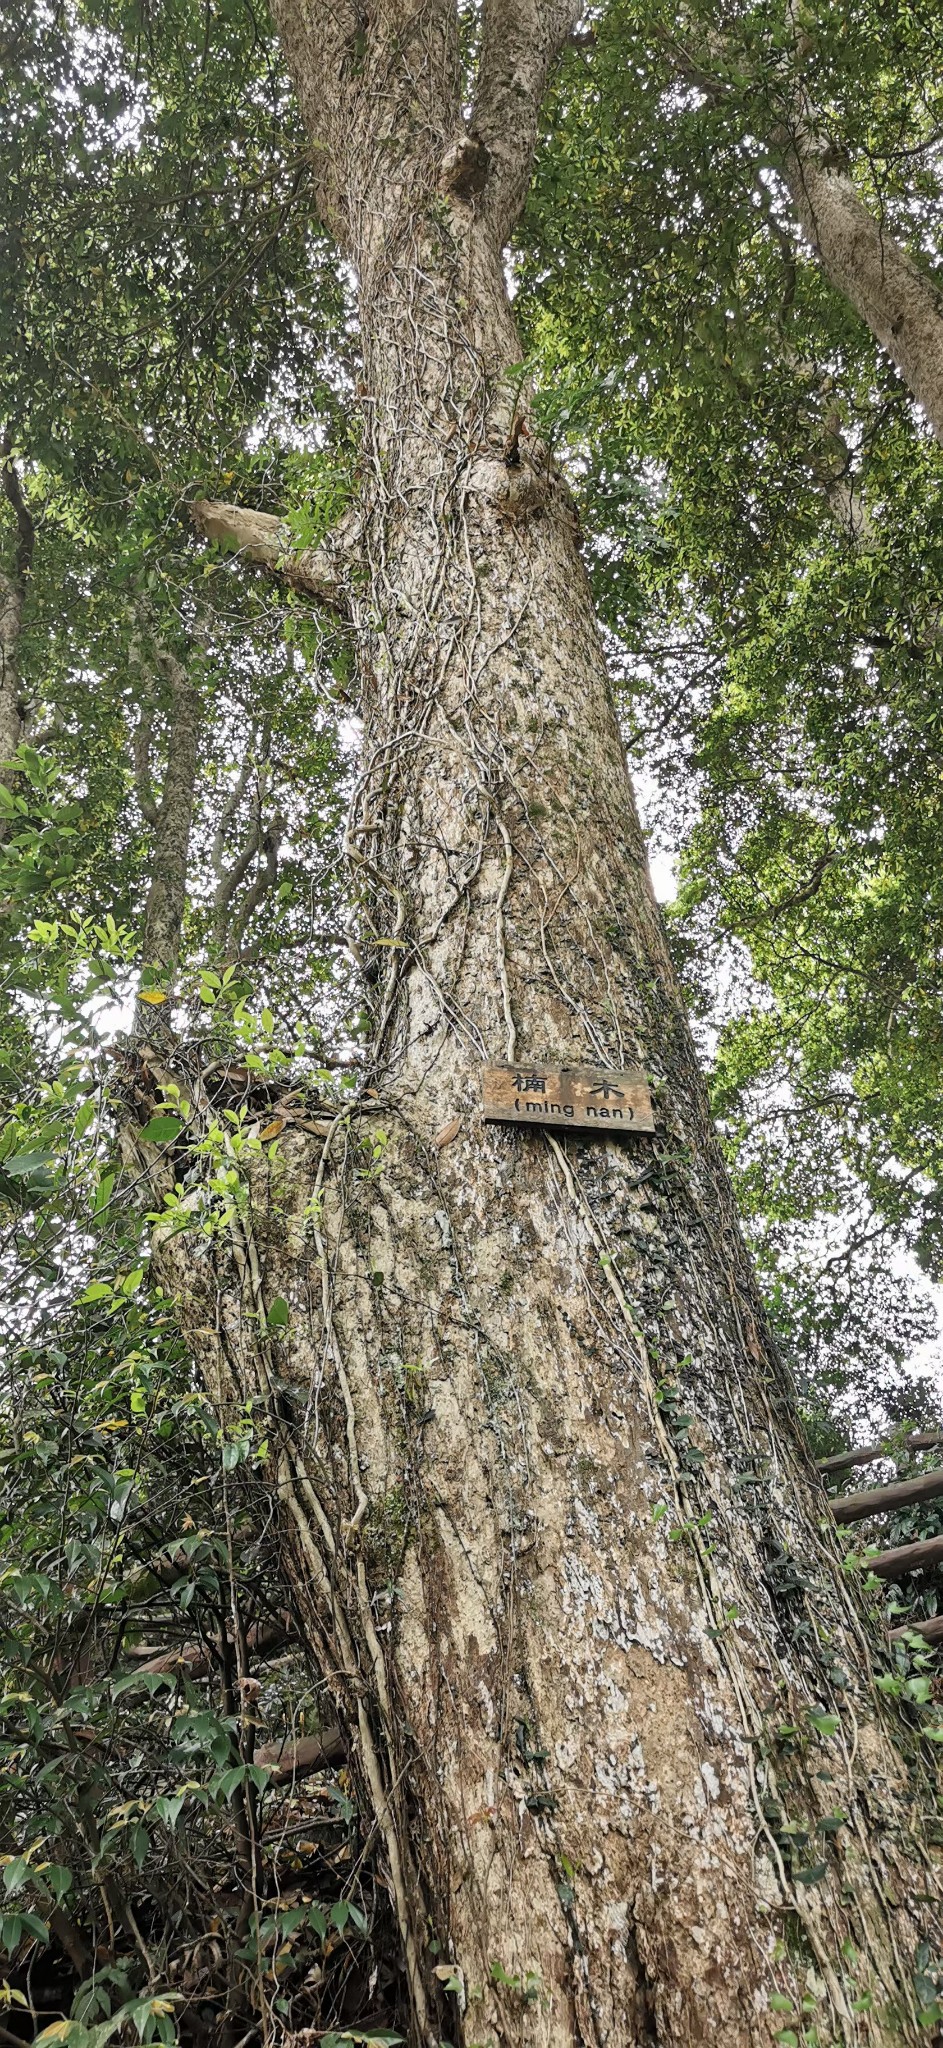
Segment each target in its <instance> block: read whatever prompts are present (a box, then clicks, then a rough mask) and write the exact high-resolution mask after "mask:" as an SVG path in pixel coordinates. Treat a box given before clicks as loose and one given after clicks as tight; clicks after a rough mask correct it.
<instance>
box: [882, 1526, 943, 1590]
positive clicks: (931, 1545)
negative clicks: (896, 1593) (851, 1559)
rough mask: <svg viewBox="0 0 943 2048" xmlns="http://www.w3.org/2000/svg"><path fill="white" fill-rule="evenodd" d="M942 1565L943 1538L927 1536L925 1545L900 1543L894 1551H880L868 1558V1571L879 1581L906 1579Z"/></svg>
mask: <svg viewBox="0 0 943 2048" xmlns="http://www.w3.org/2000/svg"><path fill="white" fill-rule="evenodd" d="M941 1563H943V1536H928V1537H927V1539H926V1542H925V1543H901V1544H899V1545H898V1547H897V1548H896V1549H895V1550H882V1551H881V1554H880V1556H879V1557H869V1558H868V1570H869V1572H874V1574H875V1576H876V1577H877V1578H879V1579H906V1578H908V1577H909V1575H910V1573H911V1572H926V1571H930V1570H931V1568H932V1567H933V1566H934V1565H938V1564H941Z"/></svg>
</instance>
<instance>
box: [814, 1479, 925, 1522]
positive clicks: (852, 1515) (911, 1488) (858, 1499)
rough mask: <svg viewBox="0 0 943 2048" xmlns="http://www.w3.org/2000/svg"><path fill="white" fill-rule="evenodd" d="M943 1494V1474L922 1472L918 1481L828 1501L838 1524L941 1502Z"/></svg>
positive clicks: (865, 1519) (906, 1481)
mask: <svg viewBox="0 0 943 2048" xmlns="http://www.w3.org/2000/svg"><path fill="white" fill-rule="evenodd" d="M940 1494H943V1472H941V1471H939V1470H937V1471H936V1472H923V1473H921V1475H920V1478H919V1479H902V1480H901V1481H900V1483H899V1485H897V1486H873V1487H871V1488H870V1490H869V1491H868V1492H867V1493H845V1494H842V1495H841V1496H840V1498H839V1499H838V1500H830V1501H829V1504H828V1505H829V1509H830V1511H831V1513H832V1514H833V1515H834V1517H835V1520H836V1522H867V1521H868V1520H869V1519H870V1517H871V1516H872V1515H889V1514H890V1513H891V1511H892V1509H894V1508H909V1507H912V1506H913V1505H914V1504H915V1503H916V1502H917V1501H919V1500H938V1499H939V1496H940Z"/></svg>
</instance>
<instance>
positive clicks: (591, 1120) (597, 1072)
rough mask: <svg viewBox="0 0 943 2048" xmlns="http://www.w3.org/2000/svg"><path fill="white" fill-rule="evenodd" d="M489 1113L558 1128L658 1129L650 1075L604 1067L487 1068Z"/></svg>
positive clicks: (505, 1120) (486, 1107) (493, 1118)
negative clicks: (653, 1106) (610, 1071)
mask: <svg viewBox="0 0 943 2048" xmlns="http://www.w3.org/2000/svg"><path fill="white" fill-rule="evenodd" d="M482 1091H483V1098H484V1113H485V1117H486V1118H487V1119H489V1120H490V1121H498V1122H500V1123H512V1124H554V1125H556V1126H557V1128H558V1129H567V1128H569V1129H570V1130H574V1129H576V1130H584V1131H596V1132H600V1131H603V1132H605V1133H606V1135H607V1136H611V1135H612V1134H613V1133H614V1132H616V1131H653V1130H654V1128H655V1123H654V1118H653V1117H652V1102H651V1096H650V1095H649V1092H648V1085H647V1083H646V1080H645V1076H644V1074H640V1073H638V1072H635V1073H629V1074H613V1073H607V1072H606V1071H605V1070H604V1069H603V1068H600V1067H533V1066H524V1067H485V1068H484V1069H483V1072H482Z"/></svg>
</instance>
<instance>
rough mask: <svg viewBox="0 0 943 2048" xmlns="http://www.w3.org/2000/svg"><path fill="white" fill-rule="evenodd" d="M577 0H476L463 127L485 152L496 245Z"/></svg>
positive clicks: (509, 223) (510, 218)
mask: <svg viewBox="0 0 943 2048" xmlns="http://www.w3.org/2000/svg"><path fill="white" fill-rule="evenodd" d="M580 11H581V10H580V6H579V0H544V4H541V0H484V4H483V9H482V25H481V57H480V60H479V64H478V85H477V91H476V94H475V103H474V107H473V110H472V117H471V121H470V123H469V130H470V134H471V136H472V137H473V138H475V140H476V141H477V142H478V143H479V144H480V145H481V146H482V147H483V148H484V149H485V150H486V151H487V154H488V158H489V159H490V163H489V169H488V179H487V186H486V189H485V193H484V198H483V202H482V203H483V208H484V210H485V211H487V212H488V213H489V214H490V215H491V218H492V220H493V223H494V226H495V229H496V231H497V236H498V240H499V242H500V244H501V246H502V247H503V245H504V243H505V242H506V241H507V240H508V238H509V236H510V233H511V229H512V228H513V226H514V223H515V221H516V219H517V217H518V214H519V213H520V210H521V207H522V206H523V204H524V200H525V198H526V196H527V187H528V183H529V180H530V171H531V164H532V162H533V156H534V150H535V147H536V143H537V129H538V123H539V120H540V109H541V107H542V105H543V99H544V94H545V92H546V90H547V83H548V80H549V77H550V73H551V70H552V68H553V65H554V64H555V62H556V60H557V57H558V56H559V54H560V52H561V50H562V48H563V46H564V44H565V43H566V42H567V40H568V39H569V37H570V35H571V34H572V31H573V29H574V28H575V26H576V23H577V20H578V18H579V15H580Z"/></svg>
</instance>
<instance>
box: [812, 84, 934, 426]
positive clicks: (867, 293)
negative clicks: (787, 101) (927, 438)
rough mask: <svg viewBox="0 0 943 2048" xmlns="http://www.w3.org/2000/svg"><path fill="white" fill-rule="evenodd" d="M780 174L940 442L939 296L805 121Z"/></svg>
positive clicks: (836, 279)
mask: <svg viewBox="0 0 943 2048" xmlns="http://www.w3.org/2000/svg"><path fill="white" fill-rule="evenodd" d="M781 168H782V175H783V177H784V179H785V182H786V184H787V186H788V188H789V192H790V194H791V197H792V201H793V205H794V207H795V209H796V215H797V217H798V220H799V223H800V225H801V227H802V228H803V230H804V232H805V234H806V235H807V236H808V238H809V241H810V242H811V244H812V247H813V249H814V250H815V252H816V255H817V256H818V259H819V262H820V263H821V265H822V269H823V270H824V271H825V274H826V276H827V277H828V279H829V281H830V282H831V283H832V284H833V285H834V286H835V287H836V289H837V290H838V291H839V292H841V293H842V294H843V295H844V297H845V298H846V299H847V300H848V302H849V304H850V305H851V306H853V307H854V309H855V312H856V313H858V314H859V315H860V317H861V319H862V320H864V321H865V323H866V325H867V326H868V327H869V328H870V330H871V333H872V334H873V335H874V338H875V340H876V341H878V342H879V343H880V345H881V347H882V348H883V349H885V350H886V352H887V354H888V355H889V356H890V358H891V361H892V362H894V363H895V364H896V365H897V368H898V370H899V371H900V374H901V376H902V378H903V380H904V383H905V384H906V385H907V387H908V389H909V390H910V391H911V392H912V394H913V396H914V398H915V399H916V401H917V404H918V405H919V406H920V407H921V409H922V410H923V412H924V413H925V414H926V417H927V420H928V422H929V424H930V426H931V427H932V429H933V432H934V434H935V436H936V438H937V440H938V441H940V442H943V294H941V292H940V290H939V288H938V287H937V285H936V284H935V283H934V281H933V279H932V278H931V277H930V276H928V274H927V272H926V271H925V270H923V269H922V267H921V266H920V264H918V263H917V262H915V261H914V258H913V257H912V256H911V255H909V253H908V251H907V250H906V249H903V248H902V247H901V245H900V243H899V242H896V241H895V240H894V237H893V235H890V234H888V233H887V232H886V230H885V229H884V227H883V225H882V223H881V222H880V221H879V220H876V219H875V217H874V215H873V214H872V213H871V212H869V210H868V208H867V207H866V206H865V205H864V204H863V202H862V201H861V199H859V197H858V194H857V192H856V190H855V187H854V185H853V183H852V180H851V178H850V177H849V176H848V173H847V171H846V170H845V169H844V168H843V167H841V166H840V165H838V164H837V163H836V162H835V161H834V156H833V153H832V152H831V151H830V150H829V148H828V147H827V145H826V144H825V143H824V142H823V141H822V139H821V138H820V137H819V136H818V134H817V133H816V131H815V126H814V123H813V122H812V120H811V119H810V118H809V117H806V118H805V119H803V120H800V121H797V122H796V124H795V126H794V128H793V130H792V132H791V134H790V135H789V137H788V140H787V142H786V144H785V147H784V149H783V152H782V163H781Z"/></svg>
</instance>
